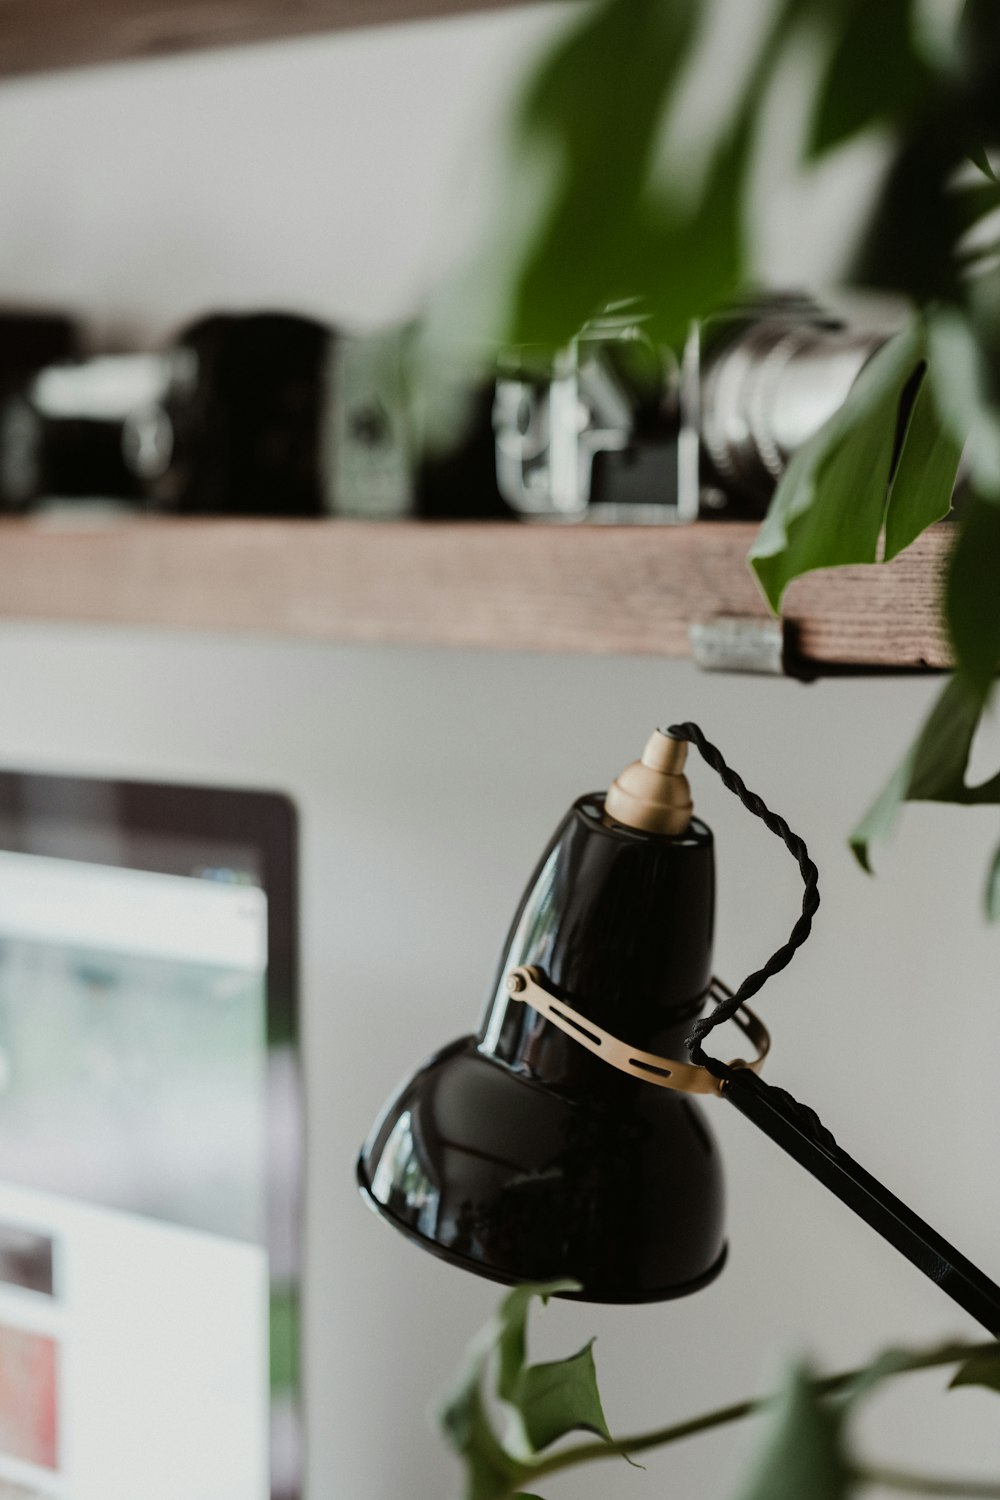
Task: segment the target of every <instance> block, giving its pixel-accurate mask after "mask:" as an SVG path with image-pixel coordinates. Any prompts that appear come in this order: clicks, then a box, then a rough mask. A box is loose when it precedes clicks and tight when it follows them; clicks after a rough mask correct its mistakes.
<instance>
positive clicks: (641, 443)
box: [0, 296, 899, 524]
mask: <svg viewBox="0 0 1000 1500" xmlns="http://www.w3.org/2000/svg"><path fill="white" fill-rule="evenodd" d="M898 321H899V315H898V310H896V309H890V310H888V312H886V311H885V310H882V309H880V308H874V309H866V310H865V312H864V313H863V314H862V315H857V314H852V315H847V316H845V315H841V314H840V313H837V312H835V311H832V310H830V309H828V308H823V307H820V306H819V305H818V304H816V303H815V302H812V301H810V300H808V299H806V298H803V297H797V296H787V297H770V298H766V299H761V300H759V301H757V302H754V303H750V304H746V305H744V306H740V307H734V308H732V309H729V310H727V311H726V312H724V313H722V314H720V315H718V316H716V317H712V318H709V319H707V320H706V321H704V322H703V323H702V324H700V325H699V326H698V327H696V328H695V329H694V330H693V332H692V334H691V336H690V338H689V340H688V342H687V345H686V348H685V350H684V351H683V356H682V358H681V359H680V360H679V361H678V360H677V359H676V358H675V357H674V356H673V354H672V353H671V352H670V351H669V350H666V349H663V348H660V347H658V346H657V345H656V344H655V343H654V341H653V340H652V339H651V337H650V335H649V332H648V328H647V324H646V320H645V319H644V317H643V315H642V310H641V308H640V307H639V305H638V304H636V303H634V302H621V303H618V304H616V305H614V306H613V307H610V308H609V309H607V311H606V312H605V314H604V315H603V316H602V317H601V318H599V319H596V320H594V321H593V322H592V323H590V324H588V325H587V327H586V328H584V329H583V330H582V331H581V333H580V335H579V337H578V338H576V339H574V340H573V342H572V343H571V344H570V346H569V347H568V348H567V349H565V350H563V351H561V352H560V353H559V354H558V355H557V356H556V357H555V358H554V359H551V360H549V361H548V362H547V363H546V364H545V365H544V366H542V365H540V364H539V363H538V362H537V361H532V359H530V358H529V353H528V351H514V350H509V351H507V352H506V353H505V354H504V355H503V357H502V358H501V359H500V361H499V364H498V366H497V371H496V378H495V379H494V378H493V376H492V374H490V375H485V376H482V377H480V378H478V379H477V381H476V382H474V383H473V384H471V385H468V382H467V383H466V384H467V387H468V388H463V390H462V392H461V394H462V396H463V398H464V403H465V406H466V408H467V410H468V413H469V418H470V420H469V421H468V422H467V424H466V427H465V431H464V433H463V435H462V437H461V438H460V440H459V441H458V443H457V444H456V445H454V446H453V447H452V448H451V449H450V450H449V451H447V452H443V453H440V452H438V453H432V452H427V451H423V450H422V449H421V447H420V444H419V443H418V441H417V439H416V436H415V433H416V428H417V425H418V424H417V421H416V414H415V411H414V403H413V394H412V391H413V387H412V381H411V376H410V369H409V352H408V351H409V347H410V344H409V338H408V331H407V330H406V329H395V330H387V331H385V332H382V333H376V334H372V335H348V334H345V333H343V332H341V331H339V330H336V329H333V328H331V327H329V326H327V325H325V324H322V323H319V322H317V321H314V320H312V319H309V318H304V317H299V316H295V315H292V314H287V313H271V312H262V313H250V314H236V313H227V314H215V315H212V316H209V317H204V318H201V319H199V320H197V321H196V322H193V323H191V324H189V325H188V326H187V327H186V328H185V329H183V330H182V332H181V333H180V334H179V335H178V336H177V337H176V339H174V340H173V341H172V342H171V343H170V344H169V345H168V346H167V347H165V348H164V349H163V350H161V351H159V352H153V353H139V354H107V355H101V356H98V357H91V358H83V357H81V356H80V354H79V352H78V340H77V334H76V330H75V328H74V326H73V324H72V323H71V322H70V321H69V320H68V319H66V318H61V317H58V316H47V315H43V314H32V313H23V314H21V313H7V314H4V313H0V508H2V509H6V510H8V511H27V510H30V509H34V508H37V507H38V506H44V505H48V504H51V503H53V502H55V503H57V504H58V503H62V502H67V501H69V502H71V503H74V504H77V503H79V502H80V501H82V500H93V499H96V500H98V501H99V502H100V503H101V504H102V505H105V506H106V505H107V504H108V503H110V504H112V505H114V506H119V507H122V506H124V507H131V508H144V509H151V510H158V511H162V512H168V513H176V514H188V515H243V516H248V515H249V516H266V515H271V516H289V517H293V516H322V515H338V516H349V517H358V518H363V519H382V518H399V517H424V518H429V519H462V518H468V519H498V518H520V519H529V520H533V521H542V520H548V521H564V522H565V521H581V520H583V521H608V522H619V523H621V522H633V523H636V522H639V523H646V524H657V523H674V522H679V521H693V520H695V519H697V518H698V517H699V516H702V517H705V516H709V517H720V518H727V517H758V516H760V515H762V514H763V513H764V511H765V509H766V507H767V504H768V501H769V499H770V496H771V494H772V493H773V490H774V486H775V484H776V483H777V481H778V479H779V478H780V476H781V474H782V473H783V471H784V469H785V467H786V466H787V464H788V461H789V459H790V457H791V456H792V455H793V454H794V453H795V452H796V451H797V450H798V449H799V448H800V447H801V445H802V444H803V443H804V442H805V441H806V440H807V439H808V438H809V437H810V436H811V435H812V434H813V433H814V432H816V431H817V430H818V429H819V427H821V426H822V424H823V423H824V422H825V421H826V420H827V419H828V418H829V417H830V416H832V415H833V413H834V412H835V411H837V410H838V408H839V407H840V405H841V404H842V402H843V401H844V399H845V398H846V396H847V393H848V392H849V391H850V389H851V387H852V385H853V384H854V382H855V380H856V379H857V377H858V375H859V374H860V372H861V370H862V369H863V368H864V366H865V364H866V363H867V361H868V360H869V359H870V358H871V356H872V354H873V353H874V352H875V351H876V350H877V349H878V348H879V347H880V346H881V345H882V343H884V342H885V340H886V339H887V338H888V337H889V336H890V334H891V332H892V331H893V328H894V326H898ZM441 378H442V379H444V378H445V377H444V376H443V375H442V377H441Z"/></svg>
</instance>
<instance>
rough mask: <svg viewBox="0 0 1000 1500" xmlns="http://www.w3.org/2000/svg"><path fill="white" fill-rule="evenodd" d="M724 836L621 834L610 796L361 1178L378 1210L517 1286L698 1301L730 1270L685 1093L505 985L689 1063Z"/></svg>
mask: <svg viewBox="0 0 1000 1500" xmlns="http://www.w3.org/2000/svg"><path fill="white" fill-rule="evenodd" d="M713 911H714V864H713V845H712V835H711V832H710V830H709V829H708V828H707V827H706V826H705V825H704V824H703V823H701V822H700V821H699V820H698V819H696V818H693V819H692V820H691V822H690V824H689V826H688V828H687V830H686V832H684V833H683V834H681V835H678V836H676V837H670V836H662V835H658V834H652V833H649V832H641V831H638V830H636V829H633V828H627V827H624V826H621V825H619V824H617V823H614V822H612V821H611V820H610V819H609V818H608V816H607V814H606V811H605V805H604V797H603V795H592V796H587V797H582V798H580V800H579V801H577V802H576V803H574V805H573V807H572V808H571V809H570V811H569V813H568V814H567V815H566V818H565V819H564V820H563V822H562V824H561V825H560V827H559V828H558V829H557V831H556V833H555V835H554V837H553V839H552V842H551V843H550V845H549V847H548V849H547V850H546V852H545V854H544V855H543V856H542V859H541V861H540V863H539V865H538V868H537V870H536V871H535V874H534V875H533V877H532V879H531V881H530V883H529V885H528V888H527V891H526V893H525V896H524V898H523V900H522V902H521V905H520V908H519V910H518V912H517V915H516V916H515V918H514V922H513V925H512V927H511V931H510V935H509V937H508V940H507V943H506V945H505V948H504V952H503V954H502V958H501V963H500V966H499V969H498V972H497V978H496V984H495V986H494V992H493V996H492V999H491V1001H490V1003H489V1005H488V1007H487V1010H486V1014H485V1017H484V1020H483V1024H482V1027H481V1029H480V1030H479V1032H478V1033H477V1034H476V1035H475V1036H468V1037H463V1038H461V1039H460V1040H458V1041H456V1042H454V1043H452V1045H451V1046H449V1047H446V1048H445V1049H444V1050H443V1051H441V1052H439V1053H437V1054H436V1055H435V1056H434V1057H432V1058H431V1059H430V1061H429V1062H427V1063H426V1064H425V1065H424V1066H423V1067H422V1068H421V1069H420V1070H419V1071H418V1073H417V1074H416V1075H415V1077H414V1078H413V1079H411V1081H410V1082H408V1083H407V1084H406V1085H405V1086H404V1087H403V1088H402V1089H401V1090H400V1092H399V1093H398V1094H397V1095H396V1097H395V1098H394V1099H393V1100H392V1101H391V1102H390V1103H389V1105H388V1106H387V1107H386V1109H385V1111H384V1112H383V1114H382V1116H381V1118H380V1120H379V1121H378V1123H377V1124H376V1126H375V1128H374V1130H373V1132H372V1134H371V1136H370V1138H369V1140H368V1142H367V1143H366V1145H365V1147H364V1150H363V1151H362V1154H361V1159H360V1161H359V1163H358V1177H359V1182H360V1185H361V1188H362V1190H363V1192H364V1193H365V1195H366V1196H367V1198H368V1199H369V1201H370V1202H371V1204H372V1205H373V1207H374V1208H375V1209H377V1211H378V1212H379V1213H380V1214H382V1215H383V1216H384V1217H385V1218H386V1219H388V1220H389V1221H390V1222H391V1223H392V1224H394V1225H395V1226H396V1227H397V1228H399V1229H401V1230H402V1231H404V1232H405V1233H406V1234H407V1235H409V1236H410V1237H411V1238H412V1239H414V1240H415V1241H417V1242H418V1243H420V1244H421V1245H423V1246H424V1247H425V1248H427V1249H429V1250H431V1251H433V1252H434V1253H436V1254H438V1255H441V1256H444V1257H445V1258H446V1259H447V1260H449V1261H451V1262H453V1263H455V1264H457V1265H461V1266H464V1267H466V1268H467V1269H469V1270H472V1271H476V1272H478V1273H479V1274H480V1275H484V1276H488V1277H492V1278H493V1279H495V1280H497V1281H503V1282H519V1281H542V1280H550V1279H556V1278H562V1277H571V1278H573V1279H575V1280H576V1281H578V1282H579V1283H580V1284H581V1286H582V1288H583V1290H582V1292H581V1293H580V1296H581V1297H583V1298H585V1299H586V1300H589V1301H597V1302H646V1301H656V1300H660V1299H664V1298H668V1297H676V1296H681V1295H683V1294H684V1293H686V1292H690V1291H695V1290H697V1288H699V1287H701V1286H704V1285H705V1284H706V1283H707V1282H708V1281H710V1280H711V1279H712V1278H713V1277H714V1276H715V1275H716V1274H717V1273H718V1272H719V1270H720V1269H721V1268H722V1265H723V1262H724V1260H725V1253H726V1247H725V1240H724V1236H723V1227H722V1207H723V1192H722V1176H721V1165H720V1160H719V1152H718V1150H717V1148H716V1145H715V1142H714V1140H713V1137H712V1135H711V1133H710V1131H709V1129H708V1126H707V1125H706V1123H705V1121H704V1119H703V1117H702V1113H701V1111H700V1109H699V1107H698V1105H696V1104H695V1103H694V1102H692V1101H691V1100H690V1099H689V1098H687V1097H686V1096H685V1095H683V1094H680V1093H673V1092H670V1091H669V1090H667V1089H663V1088H656V1087H652V1086H651V1085H650V1084H648V1083H646V1082H644V1081H642V1080H639V1079H636V1078H633V1077H629V1076H628V1075H626V1074H624V1073H621V1072H618V1071H616V1070H615V1069H614V1068H611V1067H608V1066H607V1065H606V1063H604V1062H603V1061H601V1059H600V1058H598V1057H596V1056H594V1055H593V1054H592V1053H591V1052H589V1051H587V1050H585V1049H584V1048H583V1047H580V1046H579V1045H577V1043H576V1042H574V1041H573V1040H572V1039H571V1038H570V1037H568V1036H567V1035H566V1034H565V1033H564V1032H563V1031H562V1030H560V1029H558V1028H557V1027H556V1026H554V1025H553V1024H552V1023H551V1022H550V1021H547V1020H546V1019H545V1018H544V1017H543V1016H542V1015H540V1014H539V1013H538V1012H537V1011H535V1010H533V1009H532V1008H531V1007H530V1006H527V1005H524V1004H522V1003H520V1002H519V1001H517V1000H515V999H512V998H511V996H510V995H509V994H508V993H507V989H506V985H505V978H506V976H507V974H508V973H509V972H510V971H511V970H512V969H514V968H516V967H517V966H519V965H522V964H524V965H531V966H533V967H534V968H535V969H536V970H537V971H538V972H539V973H540V974H541V975H542V976H544V982H545V985H546V987H547V988H548V989H549V990H550V991H551V992H552V993H553V994H555V995H556V996H558V997H560V998H562V999H563V1000H565V1001H567V1002H568V1003H570V1004H571V1005H572V1006H573V1007H574V1008H575V1010H576V1011H577V1012H579V1013H580V1014H582V1015H583V1016H585V1017H587V1018H588V1019H590V1020H591V1021H592V1022H594V1023H595V1024H596V1025H597V1026H599V1027H602V1028H605V1029H606V1030H609V1031H613V1032H614V1033H615V1034H616V1035H618V1036H619V1037H622V1038H624V1039H625V1040H626V1041H627V1042H628V1043H629V1045H630V1046H633V1047H635V1048H639V1049H643V1050H646V1051H651V1052H656V1053H658V1054H661V1055H666V1056H675V1057H683V1056H684V1036H685V1034H686V1032H687V1031H688V1030H689V1029H690V1025H691V1022H692V1020H693V1018H694V1017H695V1016H696V1015H697V1014H698V1013H699V1012H700V1010H701V1009H702V1007H703V1005H704V1003H705V999H706V996H707V992H708V986H709V982H710V979H711V967H712V957H711V947H712V925H713Z"/></svg>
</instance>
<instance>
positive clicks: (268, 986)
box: [0, 768, 305, 1500]
mask: <svg viewBox="0 0 1000 1500" xmlns="http://www.w3.org/2000/svg"><path fill="white" fill-rule="evenodd" d="M70 825H72V827H73V829H74V833H75V834H79V833H80V831H81V830H83V831H85V830H86V829H87V827H88V826H92V828H93V830H94V835H95V837H94V847H93V850H92V851H91V853H89V854H86V855H84V854H81V852H80V849H81V845H80V844H79V843H78V842H77V841H76V839H74V852H70V851H69V850H68V849H67V850H65V851H63V852H60V849H59V830H60V826H62V827H63V828H66V827H68V826H70ZM109 831H114V832H116V833H118V834H120V835H123V836H124V837H125V838H126V839H127V838H128V837H129V836H130V835H131V836H133V837H134V836H137V835H138V836H143V835H144V836H146V837H153V838H155V837H157V836H161V837H164V838H166V839H170V838H177V839H180V840H190V841H191V842H198V843H206V844H211V843H212V842H215V841H217V842H218V843H219V844H220V845H221V846H225V845H230V846H231V845H241V846H243V847H244V848H249V849H251V850H252V851H253V852H254V855H255V863H256V865H257V869H258V870H259V878H260V884H261V888H262V889H263V891H264V893H265V896H266V898H267V969H266V982H265V999H266V1014H267V1045H268V1050H269V1051H270V1050H271V1049H274V1048H277V1047H289V1048H290V1049H291V1050H292V1052H293V1059H294V1061H293V1066H294V1074H295V1089H296V1096H297V1097H296V1103H297V1109H296V1116H297V1130H296V1140H295V1143H294V1151H295V1157H296V1160H295V1169H296V1179H297V1181H296V1190H295V1192H293V1193H292V1194H290V1195H288V1196H285V1195H284V1194H283V1195H282V1196H283V1199H284V1208H285V1213H286V1216H287V1214H288V1213H290V1214H291V1222H288V1219H287V1217H286V1218H285V1219H284V1220H283V1221H282V1220H279V1218H278V1216H277V1215H276V1206H277V1204H276V1200H275V1199H274V1198H273V1197H272V1196H271V1194H270V1193H269V1192H268V1191H267V1186H266V1189H265V1190H266V1195H267V1198H268V1203H267V1213H266V1215H265V1222H266V1226H267V1232H266V1234H265V1240H266V1245H265V1248H266V1249H267V1251H268V1255H269V1258H270V1259H272V1263H273V1256H272V1252H273V1249H274V1242H275V1241H277V1240H278V1239H280V1240H281V1241H282V1243H283V1244H284V1245H286V1246H287V1245H291V1246H292V1247H293V1289H292V1319H291V1323H292V1327H291V1329H290V1330H286V1331H287V1332H288V1334H289V1337H290V1339H291V1340H292V1343H293V1346H294V1347H293V1348H292V1350H291V1362H292V1368H293V1370H294V1372H295V1382H294V1389H293V1391H292V1405H293V1411H292V1414H291V1416H292V1422H293V1425H294V1433H293V1441H294V1443H295V1447H296V1450H297V1452H296V1459H297V1465H296V1466H297V1470H298V1479H297V1482H296V1486H295V1488H293V1489H289V1487H288V1484H287V1482H286V1480H285V1479H284V1477H283V1476H279V1474H278V1472H277V1471H276V1469H275V1465H274V1457H275V1452H274V1445H273V1443H270V1444H269V1453H270V1455H271V1486H270V1488H271V1500H301V1490H302V1482H303V1474H304V1468H305V1457H304V1443H303V1428H302V1372H301V1346H302V1344H301V1318H300V1315H299V1307H300V1298H301V1284H302V1251H301V1245H302V1222H301V1220H302V1197H303V1195H302V1184H303V1180H304V1171H305V1163H304V1118H303V1093H302V1083H301V1060H300V1051H299V1003H298V814H297V810H296V808H295V804H294V803H293V802H292V800H291V798H290V797H288V796H287V795H286V794H285V793H283V792H276V791H271V790H257V789H254V788H244V787H220V786H208V785H192V784H188V783H184V782H153V781H138V780H129V779H124V778H118V777H103V776H94V775H80V776H77V775H62V774H53V773H50V772H38V771H26V770H18V769H9V768H7V769H0V850H9V851H10V852H12V853H23V854H45V855H49V856H53V857H55V858H63V859H69V860H76V861H80V860H81V859H82V858H86V859H87V860H88V862H92V863H97V864H108V865H111V866H114V867H118V868H122V867H123V862H122V861H121V859H117V860H115V859H110V858H108V857H107V853H106V847H107V840H106V835H107V833H108V832H109ZM102 835H104V837H102ZM128 867H130V868H145V869H148V868H151V867H152V866H151V863H150V862H149V861H148V860H145V859H144V860H143V862H142V863H141V864H137V865H132V864H130V865H129V866H128ZM167 873H175V872H173V871H168V872H167ZM268 1078H269V1079H270V1078H271V1074H270V1071H269V1072H268ZM276 1103H277V1101H276V1098H275V1095H274V1091H273V1087H269V1088H268V1096H267V1099H266V1101H265V1108H266V1113H267V1119H268V1127H269V1129H270V1128H271V1127H273V1126H274V1125H276V1123H277V1120H276ZM286 1124H287V1122H286ZM289 1205H290V1207H289ZM272 1231H276V1232H274V1233H272ZM283 1287H284V1289H285V1290H286V1293H287V1287H285V1284H284V1283H283ZM274 1333H275V1330H274V1329H273V1327H272V1329H271V1338H272V1342H271V1351H272V1358H273V1356H274V1352H275V1351H274V1342H273V1339H274ZM285 1354H286V1356H287V1354H288V1351H287V1350H286V1351H285ZM270 1394H271V1393H270V1392H269V1397H270ZM271 1410H272V1428H273V1421H274V1417H275V1415H276V1412H275V1409H274V1406H273V1404H272V1408H271Z"/></svg>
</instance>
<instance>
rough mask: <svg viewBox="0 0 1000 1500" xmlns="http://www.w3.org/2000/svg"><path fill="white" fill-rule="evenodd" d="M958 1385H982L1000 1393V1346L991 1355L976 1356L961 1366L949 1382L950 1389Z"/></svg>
mask: <svg viewBox="0 0 1000 1500" xmlns="http://www.w3.org/2000/svg"><path fill="white" fill-rule="evenodd" d="M958 1385H981V1386H985V1388H986V1389H987V1390H988V1391H997V1392H1000V1344H998V1345H997V1347H996V1349H995V1350H993V1351H992V1352H991V1353H989V1354H974V1355H973V1356H972V1358H971V1359H967V1360H966V1361H965V1363H964V1364H963V1365H960V1366H959V1368H958V1369H957V1370H956V1372H955V1374H954V1375H953V1376H952V1378H951V1380H950V1381H949V1382H948V1389H949V1390H953V1389H954V1388H955V1386H958Z"/></svg>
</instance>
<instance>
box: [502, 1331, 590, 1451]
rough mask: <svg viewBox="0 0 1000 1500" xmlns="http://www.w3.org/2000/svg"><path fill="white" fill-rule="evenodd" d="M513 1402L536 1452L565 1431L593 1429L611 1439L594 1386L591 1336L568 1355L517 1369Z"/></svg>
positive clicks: (563, 1434) (562, 1435)
mask: <svg viewBox="0 0 1000 1500" xmlns="http://www.w3.org/2000/svg"><path fill="white" fill-rule="evenodd" d="M514 1404H515V1405H516V1406H517V1409H518V1410H519V1412H520V1413H521V1417H522V1419H523V1421H524V1426H525V1431H526V1432H527V1435H528V1441H529V1442H530V1444H531V1447H532V1450H533V1451H534V1452H536V1453H539V1452H541V1450H542V1449H543V1448H547V1447H549V1445H550V1444H551V1443H554V1442H556V1441H557V1440H558V1439H559V1438H561V1437H565V1436H566V1434H567V1433H568V1432H577V1431H583V1432H593V1433H596V1435H597V1436H598V1437H602V1438H604V1439H605V1441H606V1442H609V1443H610V1442H611V1441H612V1438H611V1433H610V1432H609V1431H608V1424H607V1421H606V1420H605V1417H604V1410H603V1408H602V1406H601V1397H600V1392H599V1391H598V1389H597V1371H596V1370H595V1368H594V1354H593V1340H591V1342H590V1343H589V1344H585V1345H584V1347H583V1348H582V1349H581V1350H580V1352H579V1354H573V1355H571V1356H570V1357H569V1359H559V1360H553V1361H552V1362H550V1363H548V1364H540V1365H529V1366H528V1367H527V1369H525V1370H524V1371H522V1373H521V1377H520V1380H519V1381H518V1386H517V1390H516V1393H515V1395H514Z"/></svg>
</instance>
